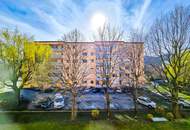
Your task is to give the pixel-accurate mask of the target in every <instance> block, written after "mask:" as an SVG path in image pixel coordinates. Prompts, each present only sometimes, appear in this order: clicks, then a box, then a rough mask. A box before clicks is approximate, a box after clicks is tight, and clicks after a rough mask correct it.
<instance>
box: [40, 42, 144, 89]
mask: <svg viewBox="0 0 190 130" xmlns="http://www.w3.org/2000/svg"><path fill="white" fill-rule="evenodd" d="M36 43H37V44H44V45H50V46H51V47H52V51H53V54H52V57H51V61H52V62H53V63H55V64H59V63H61V62H63V60H64V58H63V57H64V56H63V51H64V48H63V44H64V43H65V42H64V41H36ZM101 43H102V42H101V41H95V42H79V43H78V44H82V45H83V46H85V51H84V52H83V53H82V55H83V56H84V60H83V62H85V63H86V64H87V67H88V68H87V69H88V71H89V73H88V75H87V76H86V77H85V78H84V80H83V81H81V82H82V86H85V87H96V86H101V82H102V79H101V76H100V75H101V72H100V70H99V69H100V68H99V65H100V64H102V63H101V62H103V61H102V60H101V53H102V52H103V51H102V50H99V47H98V46H100V45H101ZM105 43H106V42H105ZM110 43H111V44H113V45H114V46H119V48H122V51H123V53H121V54H120V58H121V60H122V61H125V62H124V63H123V64H120V65H118V69H117V70H115V72H114V73H113V75H112V76H113V77H114V76H115V75H117V78H115V79H114V83H113V87H118V86H129V81H130V78H129V77H130V68H131V67H132V66H131V64H130V63H129V62H128V59H130V52H131V47H132V46H134V45H135V46H140V47H141V48H142V50H144V45H143V43H142V42H136V43H134V42H133V43H131V42H124V41H112V42H107V44H110ZM143 53H144V52H143V51H142V53H141V55H140V56H141V58H140V59H141V61H140V62H141V66H140V67H139V69H141V70H142V71H143V70H144V54H143ZM121 68H122V71H120V70H121ZM140 79H141V81H142V82H144V74H142V76H141V78H140Z"/></svg>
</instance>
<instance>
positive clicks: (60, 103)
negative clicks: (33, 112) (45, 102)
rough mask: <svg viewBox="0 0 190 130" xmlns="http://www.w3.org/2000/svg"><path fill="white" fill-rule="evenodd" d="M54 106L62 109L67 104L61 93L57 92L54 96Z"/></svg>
mask: <svg viewBox="0 0 190 130" xmlns="http://www.w3.org/2000/svg"><path fill="white" fill-rule="evenodd" d="M53 103H54V104H53V105H54V108H56V109H61V108H63V107H64V106H65V100H64V98H63V96H62V95H61V94H60V93H56V94H55V98H54V102H53Z"/></svg>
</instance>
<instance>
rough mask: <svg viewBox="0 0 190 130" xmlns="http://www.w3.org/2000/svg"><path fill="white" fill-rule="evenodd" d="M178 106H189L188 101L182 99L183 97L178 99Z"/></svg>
mask: <svg viewBox="0 0 190 130" xmlns="http://www.w3.org/2000/svg"><path fill="white" fill-rule="evenodd" d="M178 104H179V106H181V107H183V108H187V107H188V108H190V102H189V101H186V100H183V99H179V101H178Z"/></svg>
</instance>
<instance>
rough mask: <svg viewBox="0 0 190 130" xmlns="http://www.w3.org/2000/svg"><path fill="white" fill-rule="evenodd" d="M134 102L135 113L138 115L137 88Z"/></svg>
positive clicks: (134, 93)
mask: <svg viewBox="0 0 190 130" xmlns="http://www.w3.org/2000/svg"><path fill="white" fill-rule="evenodd" d="M133 101H134V112H135V115H137V112H138V108H137V88H136V87H135V88H134V90H133Z"/></svg>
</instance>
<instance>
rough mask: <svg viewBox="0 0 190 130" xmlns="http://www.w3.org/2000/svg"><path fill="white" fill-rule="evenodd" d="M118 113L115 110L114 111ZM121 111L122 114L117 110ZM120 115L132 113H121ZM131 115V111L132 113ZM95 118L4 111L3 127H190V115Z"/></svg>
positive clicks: (92, 129)
mask: <svg viewBox="0 0 190 130" xmlns="http://www.w3.org/2000/svg"><path fill="white" fill-rule="evenodd" d="M114 114H115V113H114ZM117 114H118V113H117ZM119 114H120V115H125V114H128V113H125V112H120V113H119ZM128 115H129V114H128ZM105 117H106V115H105V113H100V119H101V120H96V121H93V120H92V119H91V117H90V113H89V112H83V113H79V114H78V118H77V120H76V121H74V122H72V121H70V113H66V112H55V113H53V112H34V113H32V112H7V113H5V112H1V113H0V130H189V129H190V118H186V119H182V120H177V121H174V122H165V123H151V122H147V121H146V120H145V117H142V118H144V120H138V121H131V120H119V119H116V118H112V119H111V120H106V119H105Z"/></svg>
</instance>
